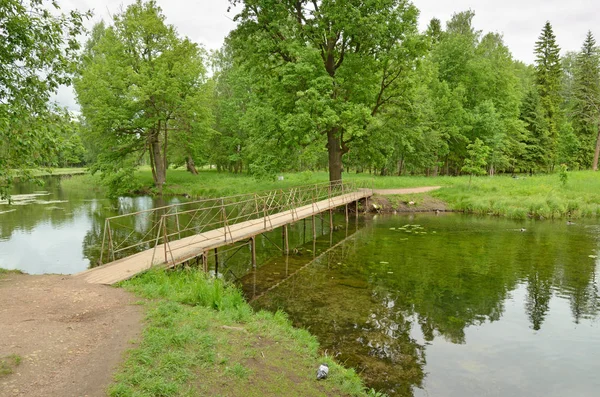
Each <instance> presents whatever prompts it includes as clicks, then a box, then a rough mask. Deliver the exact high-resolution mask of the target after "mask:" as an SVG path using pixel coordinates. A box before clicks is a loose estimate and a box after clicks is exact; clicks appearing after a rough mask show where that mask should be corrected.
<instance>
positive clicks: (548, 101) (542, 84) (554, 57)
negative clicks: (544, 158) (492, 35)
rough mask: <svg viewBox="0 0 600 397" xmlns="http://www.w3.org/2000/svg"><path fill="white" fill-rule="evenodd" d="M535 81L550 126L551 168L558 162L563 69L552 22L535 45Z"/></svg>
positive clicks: (546, 26)
mask: <svg viewBox="0 0 600 397" xmlns="http://www.w3.org/2000/svg"><path fill="white" fill-rule="evenodd" d="M535 56H536V59H535V81H536V86H537V90H538V93H539V96H540V103H541V105H542V109H543V110H544V116H545V118H546V121H547V125H548V129H549V131H548V135H549V138H550V147H549V150H548V154H549V155H550V164H549V165H550V168H552V167H553V165H554V164H555V162H556V156H557V147H558V131H559V127H560V102H561V97H560V90H561V78H562V67H561V62H560V48H559V47H558V44H556V36H555V35H554V32H553V30H552V25H551V24H550V22H546V24H545V25H544V28H543V29H542V33H541V34H540V37H539V38H538V41H536V43H535Z"/></svg>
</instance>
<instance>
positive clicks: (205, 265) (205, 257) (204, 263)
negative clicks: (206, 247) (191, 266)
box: [202, 251, 208, 273]
mask: <svg viewBox="0 0 600 397" xmlns="http://www.w3.org/2000/svg"><path fill="white" fill-rule="evenodd" d="M202 270H204V273H208V255H207V252H206V251H204V252H203V253H202Z"/></svg>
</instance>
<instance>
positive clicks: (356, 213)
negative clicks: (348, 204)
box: [354, 200, 358, 221]
mask: <svg viewBox="0 0 600 397" xmlns="http://www.w3.org/2000/svg"><path fill="white" fill-rule="evenodd" d="M354 205H355V210H356V211H354V212H355V214H354V217H355V218H356V221H358V200H356V201H355V202H354Z"/></svg>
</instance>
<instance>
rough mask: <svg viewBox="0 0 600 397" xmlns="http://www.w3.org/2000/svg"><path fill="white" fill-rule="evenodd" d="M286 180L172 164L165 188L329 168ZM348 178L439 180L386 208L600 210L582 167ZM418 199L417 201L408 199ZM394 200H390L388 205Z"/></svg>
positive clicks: (145, 176)
mask: <svg viewBox="0 0 600 397" xmlns="http://www.w3.org/2000/svg"><path fill="white" fill-rule="evenodd" d="M137 176H138V179H139V183H140V186H146V187H141V188H140V190H139V191H138V193H147V194H155V193H156V192H155V191H154V189H153V188H151V187H148V186H151V185H152V175H151V172H150V171H149V170H145V169H142V170H141V171H138V173H137ZM281 176H282V177H283V180H260V181H257V180H255V179H254V178H253V177H251V176H249V175H247V174H230V173H218V172H216V171H201V172H200V174H199V175H192V174H190V173H188V172H186V171H184V170H169V172H168V177H167V181H168V183H167V184H166V185H165V187H164V191H163V193H164V194H165V195H170V196H185V197H190V198H193V199H198V198H206V197H222V196H230V195H236V194H243V193H249V192H259V191H268V190H275V189H287V188H290V187H294V186H300V185H310V184H315V183H324V182H327V177H328V175H327V173H325V172H301V173H290V174H287V173H285V174H282V175H281ZM344 180H347V181H355V182H357V183H358V184H360V185H362V186H368V187H373V188H375V189H399V188H414V187H421V186H440V187H441V189H439V190H437V191H433V192H430V193H428V194H425V195H414V194H409V195H402V196H399V197H397V198H395V197H394V196H386V200H387V202H386V200H383V201H382V202H381V204H382V206H383V207H384V208H385V209H384V211H386V212H394V211H396V212H399V211H409V212H414V211H427V210H432V211H433V210H436V209H440V210H442V209H443V210H452V211H460V212H465V213H473V214H489V215H494V216H503V217H508V218H515V219H526V218H536V219H544V218H549V219H552V218H573V219H576V218H584V217H596V216H600V173H597V172H593V171H577V172H570V173H569V174H568V178H567V183H566V184H565V185H563V184H561V182H560V180H559V176H558V175H557V174H550V175H546V174H544V175H534V176H517V177H514V178H513V177H511V176H504V175H498V176H494V177H478V178H473V180H472V182H469V177H468V176H464V177H447V176H442V177H420V176H415V177H413V176H402V177H397V176H386V177H381V176H373V175H369V174H345V175H344ZM65 183H68V184H70V185H80V188H82V189H84V188H97V187H98V186H99V183H100V181H99V177H98V176H91V175H84V176H77V177H74V178H70V179H69V180H67V181H65ZM411 201H413V202H415V203H416V205H411V204H408V203H409V202H411ZM387 204H389V206H388V205H387Z"/></svg>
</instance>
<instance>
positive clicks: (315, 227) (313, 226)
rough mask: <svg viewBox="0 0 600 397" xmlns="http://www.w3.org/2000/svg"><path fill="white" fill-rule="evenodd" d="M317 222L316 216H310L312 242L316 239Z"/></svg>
mask: <svg viewBox="0 0 600 397" xmlns="http://www.w3.org/2000/svg"><path fill="white" fill-rule="evenodd" d="M316 221H317V217H316V216H314V215H313V216H312V229H313V240H314V239H316V238H317V225H316V223H315V222H316Z"/></svg>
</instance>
